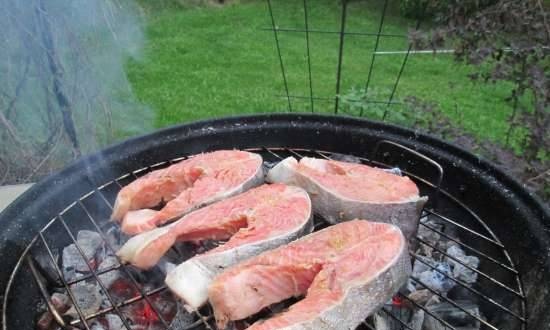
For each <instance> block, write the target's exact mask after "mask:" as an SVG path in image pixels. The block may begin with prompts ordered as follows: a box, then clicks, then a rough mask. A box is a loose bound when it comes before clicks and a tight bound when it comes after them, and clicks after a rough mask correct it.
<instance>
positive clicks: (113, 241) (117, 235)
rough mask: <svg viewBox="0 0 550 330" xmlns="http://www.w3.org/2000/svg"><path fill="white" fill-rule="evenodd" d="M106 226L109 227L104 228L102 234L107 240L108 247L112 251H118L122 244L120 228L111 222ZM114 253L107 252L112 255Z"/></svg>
mask: <svg viewBox="0 0 550 330" xmlns="http://www.w3.org/2000/svg"><path fill="white" fill-rule="evenodd" d="M107 225H108V226H109V227H108V228H107V227H104V229H103V232H104V233H105V238H106V240H107V243H108V246H110V247H111V248H112V249H113V250H114V251H117V250H118V249H120V247H121V246H122V243H123V240H122V236H121V232H120V227H119V226H118V225H116V224H115V223H114V222H111V221H110V222H108V223H107ZM109 250H110V249H109ZM114 251H108V252H109V253H114Z"/></svg>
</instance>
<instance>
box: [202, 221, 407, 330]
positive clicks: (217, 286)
mask: <svg viewBox="0 0 550 330" xmlns="http://www.w3.org/2000/svg"><path fill="white" fill-rule="evenodd" d="M410 272H411V266H410V260H409V256H408V253H407V249H406V240H405V237H404V236H403V234H402V232H401V231H400V230H399V228H397V227H395V226H393V225H390V224H385V223H376V222H368V221H365V220H353V221H348V222H343V223H340V224H337V225H334V226H331V227H328V228H326V229H323V230H321V231H318V232H316V233H313V234H310V235H308V236H305V237H303V238H301V239H299V240H297V241H295V242H292V243H290V244H288V245H286V246H282V247H279V248H277V249H275V250H272V251H268V252H264V253H262V254H260V255H258V256H256V257H253V258H250V259H249V260H247V261H244V262H243V263H241V264H239V265H237V266H235V267H232V268H230V269H229V270H227V271H225V272H223V273H222V274H221V275H219V276H217V277H216V278H215V279H214V281H213V282H212V284H211V285H210V288H209V290H208V295H209V299H210V303H211V304H212V307H213V309H214V315H215V317H216V321H217V325H218V328H219V329H224V328H225V326H226V324H227V322H228V321H230V320H240V319H244V318H246V317H248V316H250V315H252V314H255V313H257V312H259V311H260V310H262V309H263V308H265V307H267V306H269V305H271V304H274V303H277V302H280V301H283V300H285V299H288V298H291V297H299V296H303V295H305V298H304V299H302V300H300V301H299V302H297V303H295V304H294V305H292V306H291V307H290V308H289V309H288V310H287V311H285V312H283V313H280V314H277V315H275V316H273V317H271V318H269V319H267V320H264V321H258V322H256V323H254V324H253V325H252V326H250V327H249V328H248V330H274V329H278V330H283V329H284V330H306V329H319V330H329V329H331V330H337V329H355V328H356V327H357V326H358V325H359V324H360V323H361V322H362V321H363V320H364V319H365V318H366V317H367V316H368V315H369V314H371V313H372V312H374V311H375V310H376V309H377V308H379V307H380V306H382V305H383V304H384V303H385V302H386V301H388V299H390V298H391V297H392V296H393V294H394V293H395V292H396V291H397V290H398V289H399V288H400V287H401V286H402V285H403V284H404V283H405V282H406V280H407V278H408V277H409V274H410Z"/></svg>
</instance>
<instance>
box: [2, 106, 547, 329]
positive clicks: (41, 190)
mask: <svg viewBox="0 0 550 330" xmlns="http://www.w3.org/2000/svg"><path fill="white" fill-rule="evenodd" d="M222 148H238V149H243V150H248V151H252V152H257V153H260V154H261V155H262V156H263V157H264V159H265V160H267V161H269V162H274V161H277V160H280V159H282V158H284V157H287V156H295V157H298V158H301V157H303V156H313V157H322V158H327V159H331V158H334V157H336V158H339V157H341V155H342V154H344V155H353V156H355V157H357V159H359V160H361V162H364V163H368V164H374V165H376V166H381V167H394V166H398V167H399V168H401V169H402V170H403V171H404V172H405V174H407V175H409V176H410V177H411V178H412V179H413V180H414V181H415V182H416V183H417V184H418V185H419V188H420V190H421V192H422V194H424V195H428V196H429V197H430V201H429V203H428V204H427V205H426V207H425V209H424V210H423V214H424V215H429V216H431V217H435V218H437V219H438V220H439V221H441V222H442V223H444V224H445V225H446V226H450V227H453V228H454V230H453V231H452V232H454V233H456V235H449V234H448V233H447V232H443V231H440V230H438V229H436V228H433V227H430V226H429V225H426V224H423V225H422V226H424V227H425V229H426V230H432V231H435V232H437V233H438V234H439V235H445V236H446V238H447V239H449V240H452V241H455V242H457V244H459V245H460V246H461V247H462V248H463V249H464V250H465V251H467V252H468V253H469V254H472V255H475V256H477V257H479V258H480V260H481V264H480V267H479V268H478V269H472V271H475V272H476V273H477V274H478V283H477V284H476V285H475V286H473V287H470V286H468V285H466V284H465V283H463V282H462V281H461V280H459V279H454V278H452V277H451V280H453V281H454V282H455V283H456V285H458V286H462V287H464V288H465V289H466V290H467V291H468V292H469V293H470V294H471V295H472V296H473V297H475V299H476V300H477V301H478V303H479V306H480V310H481V312H482V315H483V317H480V316H478V315H475V314H472V313H470V312H469V311H468V310H465V309H463V308H462V307H461V306H460V304H458V303H457V302H456V301H455V300H454V299H453V298H451V297H446V296H444V295H442V294H441V293H440V292H437V291H436V290H433V289H430V291H432V293H434V294H436V295H438V296H440V299H441V300H442V301H446V302H448V303H449V304H451V305H453V306H455V307H457V308H458V309H462V310H463V311H464V312H465V313H466V314H468V315H469V317H471V318H473V319H476V320H477V321H478V322H479V323H480V324H481V328H482V329H493V330H497V329H499V330H505V329H543V330H544V329H550V313H547V312H545V311H547V310H548V308H549V307H550V304H549V303H548V302H547V300H548V299H549V298H550V292H549V289H550V262H549V261H550V257H549V255H548V253H549V251H550V245H549V242H550V239H549V236H550V235H549V232H550V222H549V220H550V219H549V213H548V210H546V209H545V208H544V207H543V206H542V203H541V202H540V201H539V200H537V198H536V197H534V196H532V195H530V194H529V193H528V192H527V191H526V190H525V189H523V188H522V187H521V186H520V184H518V183H517V182H516V181H514V180H513V179H512V178H510V177H509V176H508V175H506V174H505V173H503V172H501V171H500V170H498V169H496V168H495V167H493V166H492V165H491V164H489V163H487V162H485V161H483V160H481V159H479V158H477V157H475V156H474V155H472V154H470V153H468V152H466V151H464V150H462V149H460V148H458V147H456V146H452V145H450V144H447V143H445V142H443V141H440V140H438V139H436V138H433V137H430V136H427V135H423V134H418V133H417V132H413V131H410V130H406V129H403V128H399V127H396V126H392V125H388V124H383V123H376V122H371V121H366V120H360V119H353V118H346V117H331V116H321V115H293V114H281V115H263V116H248V117H234V118H228V119H220V120H214V121H203V122H198V123H193V124H188V125H182V126H178V127H173V128H169V129H165V130H162V131H159V132H156V133H154V134H151V135H147V136H143V137H139V138H135V139H131V140H128V141H126V142H123V143H121V144H118V145H116V146H113V147H111V148H108V149H106V150H104V151H103V152H101V153H98V154H95V155H92V156H89V157H86V158H83V159H81V160H79V161H78V162H76V163H75V164H73V165H71V166H69V167H68V168H66V169H64V170H63V171H61V172H59V173H57V174H55V175H52V176H50V177H49V178H47V179H45V180H43V181H42V182H40V183H38V184H36V185H35V186H34V187H33V188H32V189H31V190H29V191H28V192H26V193H25V194H24V195H23V196H22V197H20V198H19V199H18V200H17V201H16V202H14V203H13V204H12V205H11V206H10V207H9V208H8V209H6V210H5V211H4V212H3V213H2V214H1V215H0V223H1V224H2V228H3V231H2V233H0V251H1V254H2V262H3V265H2V268H1V269H2V271H1V272H0V290H1V291H0V292H3V304H2V321H3V322H2V328H3V329H4V330H13V329H18V330H19V329H34V328H35V323H36V319H37V317H38V313H39V309H40V308H43V307H42V306H43V305H44V304H47V305H48V307H49V308H50V309H51V310H53V311H55V307H54V306H53V305H52V304H51V301H49V298H48V297H49V292H50V291H49V290H50V289H51V287H52V285H53V284H52V283H49V282H48V281H47V280H46V279H45V278H44V276H43V275H42V274H40V270H39V269H38V267H37V265H36V262H35V261H33V260H34V257H35V255H36V254H40V253H41V254H43V255H46V256H47V257H49V258H50V259H51V260H54V258H55V251H56V250H59V249H60V248H62V247H64V246H66V245H68V244H69V243H76V240H75V233H76V232H77V231H78V230H80V229H91V230H95V231H98V232H99V233H101V234H102V238H103V239H105V241H106V242H107V243H108V240H106V237H105V233H104V229H105V226H106V223H107V222H108V217H109V214H110V213H111V208H112V203H113V201H114V199H115V196H116V193H117V192H118V190H119V189H120V188H121V187H122V186H124V185H126V184H128V183H129V182H131V181H132V180H134V179H135V178H137V177H139V176H141V175H143V174H145V173H147V172H149V171H152V170H154V169H158V168H162V167H165V166H168V165H170V164H173V163H175V162H177V161H180V160H182V159H185V158H186V157H188V156H189V155H193V154H196V153H199V152H204V151H211V150H216V149H222ZM315 224H316V229H318V228H320V227H323V226H326V225H327V224H326V223H325V222H324V220H323V219H321V218H318V217H316V219H315ZM415 244H419V245H430V243H429V242H427V241H425V240H423V239H421V238H417V240H416V242H415ZM107 248H109V246H107ZM432 248H435V249H437V247H435V246H432ZM79 251H80V253H82V250H81V249H80V248H79ZM439 253H442V254H445V253H446V252H445V251H439ZM412 257H413V258H414V257H416V256H415V255H414V253H412ZM449 257H450V258H452V256H449ZM456 261H457V262H460V260H456ZM52 265H58V263H57V262H55V261H53V262H52ZM428 266H429V265H428ZM465 267H469V266H468V265H465ZM56 271H57V273H58V275H60V276H58V279H57V280H58V284H56V285H60V286H63V287H65V288H68V287H69V286H70V285H72V284H75V283H77V282H79V281H84V280H89V279H91V278H94V279H95V280H96V281H98V282H99V283H100V284H101V281H99V279H98V277H100V276H101V275H104V274H107V273H109V272H112V271H123V272H125V273H126V274H127V276H128V277H129V278H130V279H131V281H132V283H133V284H134V285H135V286H136V288H137V291H138V292H139V293H138V294H136V295H135V296H134V297H132V298H130V299H127V300H125V301H118V302H114V301H113V299H112V298H111V297H109V295H108V294H107V296H108V298H109V300H110V302H111V304H110V306H109V307H106V308H103V309H101V310H100V311H98V312H94V313H92V314H89V315H87V314H84V313H83V312H82V311H81V310H79V309H78V308H77V313H78V316H79V317H78V318H77V319H73V320H66V319H63V318H62V317H61V316H57V317H56V321H57V322H59V323H60V324H64V325H65V327H67V328H69V327H70V326H75V327H78V328H83V329H90V322H91V321H92V320H93V319H94V318H96V317H98V316H100V315H102V314H105V313H119V314H120V313H122V312H123V309H124V308H126V307H127V306H131V305H132V304H135V303H137V302H139V301H146V302H149V303H150V300H151V298H152V297H154V296H155V295H159V294H160V293H162V292H164V291H165V290H166V288H165V287H164V286H162V285H158V286H156V287H148V288H145V287H144V286H143V285H142V284H141V283H138V279H136V272H135V271H133V270H132V269H129V267H127V266H121V265H116V266H113V267H110V268H107V269H102V270H101V271H93V270H92V272H91V273H90V274H89V275H87V276H84V277H80V278H79V279H76V280H67V279H65V278H63V276H62V273H61V270H60V269H59V266H57V269H56ZM442 274H443V273H442ZM415 280H416V281H418V282H419V283H420V284H422V281H421V280H420V279H418V278H416V279H415ZM140 281H142V280H140ZM103 289H105V288H103ZM105 291H106V292H107V290H105ZM68 292H69V295H70V296H71V298H72V299H74V296H73V295H72V294H71V290H68ZM401 299H403V301H407V302H408V303H410V304H412V305H415V306H416V308H420V309H423V310H424V311H425V312H426V313H427V314H430V315H431V312H430V311H429V310H428V309H426V308H425V307H424V306H421V305H419V304H417V303H416V302H415V301H414V300H411V299H409V298H407V297H406V296H404V295H402V296H401ZM150 305H151V307H152V310H153V311H154V313H158V311H157V309H156V308H155V306H154V304H150ZM389 308H390V307H388V306H386V307H384V308H382V311H381V313H382V314H384V315H387V317H388V318H392V319H394V321H395V322H397V323H398V324H400V326H401V328H403V329H411V328H410V327H409V326H408V325H407V320H405V319H403V318H402V316H400V315H399V314H396V313H394V312H392V311H391V310H390V309H389ZM54 316H55V313H54ZM432 316H433V317H434V318H435V319H436V320H437V321H438V322H440V324H441V328H444V329H455V328H456V327H454V326H453V325H451V324H449V323H448V322H447V321H445V320H443V319H441V318H439V317H438V316H437V315H432ZM159 319H160V321H161V323H162V324H163V326H164V328H166V329H168V328H169V323H170V320H164V319H163V317H162V315H159ZM123 320H124V318H123ZM124 323H125V324H124V325H125V326H126V327H127V328H128V329H130V328H131V327H130V324H128V322H126V321H124ZM186 329H215V326H214V325H213V322H212V316H211V311H210V310H209V308H208V307H206V308H204V309H201V310H200V311H197V312H196V316H195V322H194V323H193V324H192V325H190V326H188V327H186ZM360 329H374V326H373V324H372V322H370V321H369V320H366V321H365V322H364V323H363V324H362V325H361V326H360Z"/></svg>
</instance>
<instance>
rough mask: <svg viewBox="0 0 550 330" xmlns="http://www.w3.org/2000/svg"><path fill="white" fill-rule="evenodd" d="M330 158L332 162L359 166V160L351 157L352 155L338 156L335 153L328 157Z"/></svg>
mask: <svg viewBox="0 0 550 330" xmlns="http://www.w3.org/2000/svg"><path fill="white" fill-rule="evenodd" d="M330 158H331V159H333V160H337V161H340V162H348V163H356V164H361V159H359V158H357V157H355V156H352V155H346V154H339V153H337V152H333V153H332V154H331V155H330Z"/></svg>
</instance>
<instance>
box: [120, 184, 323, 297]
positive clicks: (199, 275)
mask: <svg viewBox="0 0 550 330" xmlns="http://www.w3.org/2000/svg"><path fill="white" fill-rule="evenodd" d="M312 229H313V224H312V211H311V201H310V199H309V196H308V194H307V192H306V191H304V190H303V189H302V188H299V187H293V186H287V185H284V184H271V185H269V184H264V185H262V186H260V187H257V188H253V189H251V190H248V191H247V192H245V193H242V194H240V195H237V196H234V197H231V198H228V199H226V200H223V201H220V202H217V203H214V204H211V205H209V206H206V207H204V208H202V209H199V210H196V211H194V212H191V213H189V214H187V215H185V216H184V217H182V218H181V219H180V220H178V221H176V222H174V223H172V224H169V225H167V226H164V227H160V228H156V229H153V230H152V231H149V232H145V233H142V234H140V235H136V236H134V237H132V238H130V239H129V240H128V242H126V244H124V245H123V246H122V248H121V249H120V250H119V251H118V252H117V255H118V256H119V257H120V258H121V259H122V260H123V261H124V262H126V263H131V264H133V265H134V266H136V267H138V268H141V269H148V268H150V267H152V266H154V265H155V264H157V262H158V261H159V260H160V258H161V257H162V256H163V255H164V254H165V253H166V252H167V251H168V250H169V249H170V248H171V247H172V246H173V245H174V244H175V243H176V242H178V241H180V242H182V241H188V242H200V241H206V240H227V239H228V241H227V242H226V243H225V244H223V245H221V246H218V247H216V248H215V249H212V250H210V251H207V252H206V253H203V254H200V255H196V256H194V257H193V258H191V259H189V260H187V261H185V262H184V263H183V264H181V265H179V266H177V267H176V268H175V269H173V270H172V271H171V272H169V273H168V275H167V277H166V284H167V285H168V287H169V288H170V289H171V290H172V291H173V292H174V293H175V294H176V295H178V296H179V297H181V298H182V299H183V300H184V301H185V302H186V303H187V305H189V306H191V307H193V308H197V307H200V306H201V305H202V304H204V303H205V302H206V301H207V289H208V285H209V283H210V282H211V280H212V278H213V277H214V276H215V275H216V274H218V273H220V272H221V271H223V270H224V269H225V268H227V267H230V266H232V265H234V264H236V263H238V262H240V261H243V260H245V259H248V258H250V257H252V256H255V255H257V254H259V253H261V252H263V251H266V250H269V249H273V248H275V247H278V246H280V245H282V244H285V243H288V242H290V241H293V240H295V239H297V238H299V237H301V236H303V235H305V234H308V233H310V232H311V230H312Z"/></svg>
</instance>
